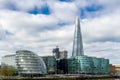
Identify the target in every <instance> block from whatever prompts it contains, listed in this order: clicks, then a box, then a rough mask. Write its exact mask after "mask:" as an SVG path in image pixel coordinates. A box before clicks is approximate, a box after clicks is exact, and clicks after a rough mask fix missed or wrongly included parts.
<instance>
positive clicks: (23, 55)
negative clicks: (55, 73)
mask: <svg viewBox="0 0 120 80" xmlns="http://www.w3.org/2000/svg"><path fill="white" fill-rule="evenodd" d="M1 65H2V66H7V67H13V68H15V69H16V72H17V73H18V74H19V75H20V76H41V75H45V74H46V65H45V63H44V61H43V59H42V58H41V57H39V56H38V55H37V54H35V53H33V52H32V51H28V50H19V51H16V54H13V55H5V56H3V57H2V63H1Z"/></svg>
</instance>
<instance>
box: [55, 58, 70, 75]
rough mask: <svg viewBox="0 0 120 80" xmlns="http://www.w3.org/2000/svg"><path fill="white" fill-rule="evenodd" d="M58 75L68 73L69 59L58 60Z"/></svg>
mask: <svg viewBox="0 0 120 80" xmlns="http://www.w3.org/2000/svg"><path fill="white" fill-rule="evenodd" d="M57 73H58V74H67V73H68V60H67V59H60V60H57Z"/></svg>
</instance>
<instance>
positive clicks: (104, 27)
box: [0, 0, 120, 64]
mask: <svg viewBox="0 0 120 80" xmlns="http://www.w3.org/2000/svg"><path fill="white" fill-rule="evenodd" d="M119 4H120V1H119V0H111V1H109V0H20V1H18V0H0V57H2V56H4V55H7V54H14V53H15V52H16V51H17V50H20V49H27V50H31V51H33V52H35V53H37V54H38V55H40V56H45V55H52V49H53V48H55V47H56V45H58V46H59V47H60V50H68V53H69V57H70V56H71V52H72V45H73V35H74V28H75V19H76V16H79V17H80V20H81V29H82V35H83V45H84V51H85V55H89V56H96V57H104V58H107V59H110V63H113V64H119V63H120V59H119V56H120V54H119V53H120V38H119V36H120V31H119V30H120V24H119V21H120V10H119V8H120V5H119Z"/></svg>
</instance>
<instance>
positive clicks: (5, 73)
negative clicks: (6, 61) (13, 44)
mask: <svg viewBox="0 0 120 80" xmlns="http://www.w3.org/2000/svg"><path fill="white" fill-rule="evenodd" d="M0 73H1V75H3V76H12V75H13V74H15V73H16V70H15V69H14V68H13V67H8V66H3V67H2V68H1V70H0Z"/></svg>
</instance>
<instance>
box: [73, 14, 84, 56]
mask: <svg viewBox="0 0 120 80" xmlns="http://www.w3.org/2000/svg"><path fill="white" fill-rule="evenodd" d="M83 55H84V50H83V42H82V34H81V28H80V19H79V17H78V16H77V18H76V26H75V33H74V42H73V51H72V56H83Z"/></svg>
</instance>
